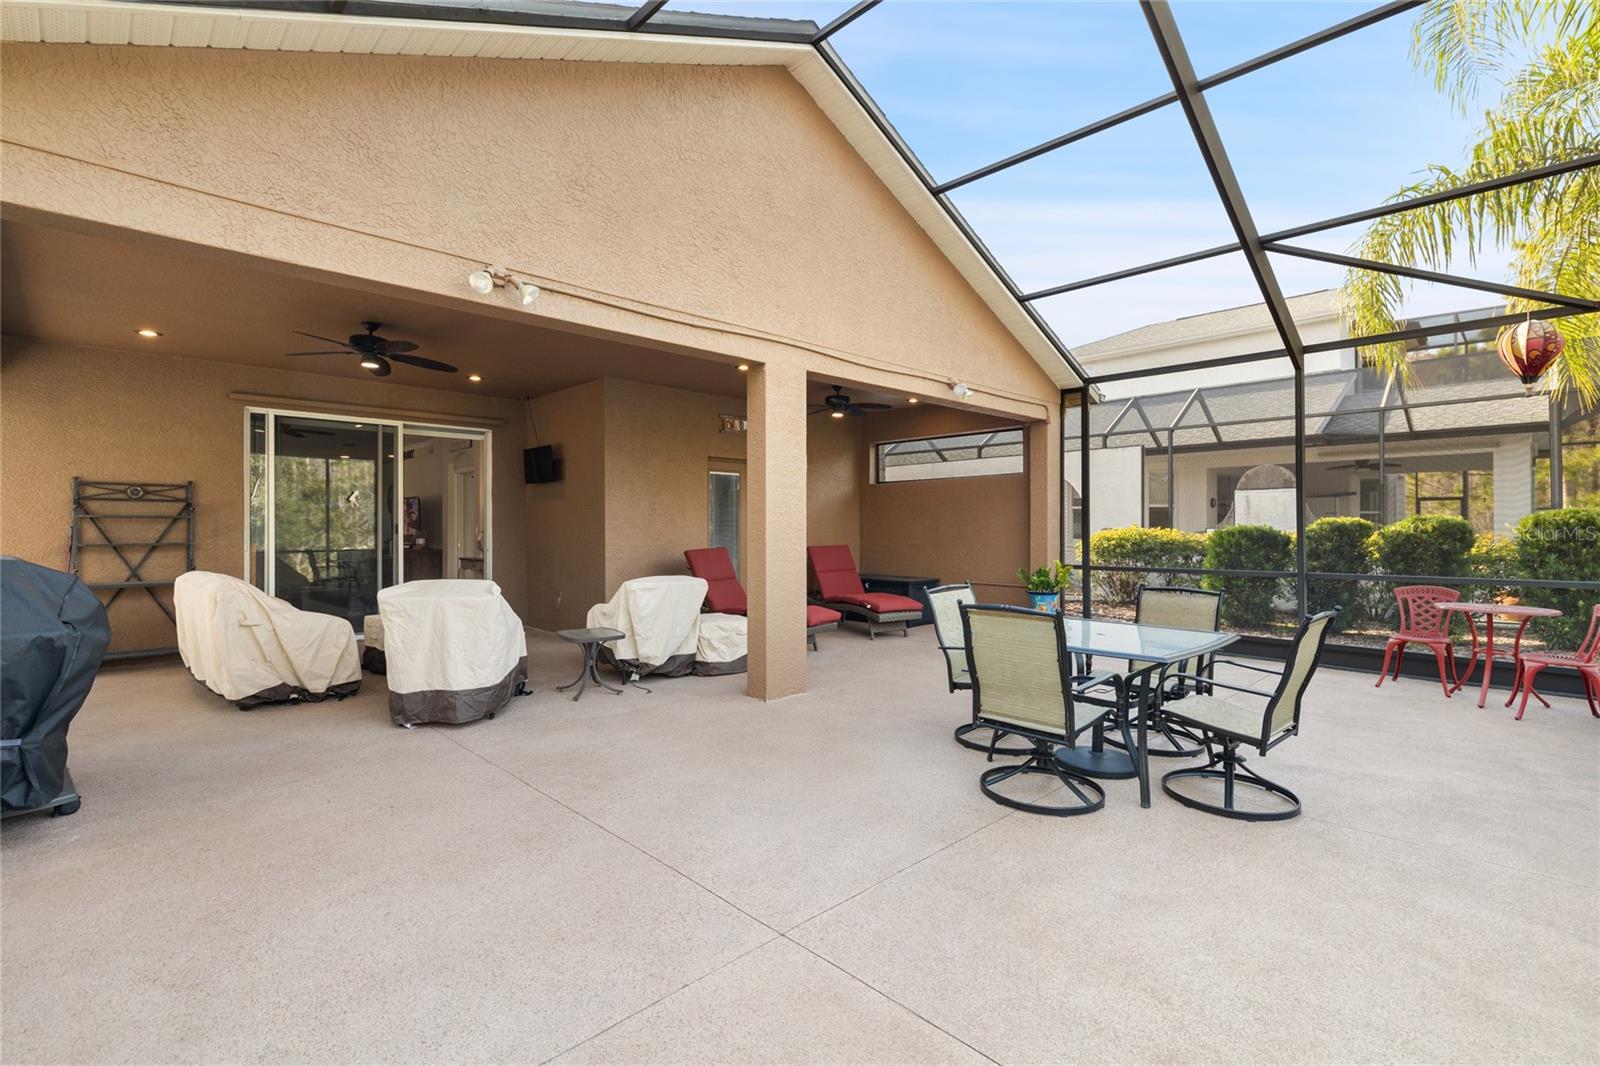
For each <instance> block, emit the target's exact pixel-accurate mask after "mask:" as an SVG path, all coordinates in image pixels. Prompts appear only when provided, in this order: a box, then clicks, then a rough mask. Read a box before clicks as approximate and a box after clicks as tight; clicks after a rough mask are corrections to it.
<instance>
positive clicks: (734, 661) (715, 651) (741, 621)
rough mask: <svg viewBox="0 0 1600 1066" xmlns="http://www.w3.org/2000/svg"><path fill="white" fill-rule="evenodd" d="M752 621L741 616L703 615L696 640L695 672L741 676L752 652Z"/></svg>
mask: <svg viewBox="0 0 1600 1066" xmlns="http://www.w3.org/2000/svg"><path fill="white" fill-rule="evenodd" d="M749 626H750V620H749V619H748V618H746V617H745V616H744V615H742V614H703V615H701V616H700V633H699V636H698V637H697V638H696V640H695V653H694V672H695V673H697V674H700V675H702V676H708V677H709V676H711V675H714V674H742V673H744V672H745V669H746V662H745V656H746V655H747V654H748V651H749V639H750V632H749Z"/></svg>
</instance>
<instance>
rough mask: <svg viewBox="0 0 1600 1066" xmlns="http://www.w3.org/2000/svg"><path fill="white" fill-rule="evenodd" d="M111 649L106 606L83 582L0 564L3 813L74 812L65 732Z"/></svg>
mask: <svg viewBox="0 0 1600 1066" xmlns="http://www.w3.org/2000/svg"><path fill="white" fill-rule="evenodd" d="M110 643H111V626H110V625H109V624H108V623H107V622H106V611H105V608H104V607H103V606H102V605H101V603H100V599H99V597H97V596H96V595H95V594H94V593H93V592H92V591H90V589H89V587H88V586H87V585H85V584H84V583H83V582H82V581H79V580H78V579H77V578H76V577H75V576H73V575H72V574H64V573H62V572H61V571H59V570H51V569H49V568H47V567H43V566H37V565H35V564H34V563H28V562H24V561H22V560H21V559H12V558H9V557H7V558H5V559H0V675H3V677H4V680H3V682H0V808H3V809H4V810H6V811H31V810H37V809H39V808H41V807H54V808H55V809H56V812H57V813H59V814H71V813H72V812H73V811H75V810H77V809H78V803H79V800H78V794H77V792H76V790H74V788H73V786H72V777H71V775H70V774H68V773H67V727H68V726H70V725H71V724H72V719H73V716H74V715H76V714H77V713H78V708H79V707H82V706H83V701H84V698H85V697H87V696H88V695H89V687H90V686H91V685H93V684H94V677H95V671H97V670H98V669H99V668H100V660H101V658H102V657H103V656H104V655H105V652H106V645H108V644H110Z"/></svg>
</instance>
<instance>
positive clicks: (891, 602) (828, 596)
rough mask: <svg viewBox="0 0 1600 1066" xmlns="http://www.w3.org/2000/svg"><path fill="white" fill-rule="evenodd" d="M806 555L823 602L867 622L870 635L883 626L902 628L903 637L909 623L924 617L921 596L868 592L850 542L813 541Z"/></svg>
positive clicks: (818, 598) (873, 634)
mask: <svg viewBox="0 0 1600 1066" xmlns="http://www.w3.org/2000/svg"><path fill="white" fill-rule="evenodd" d="M806 557H807V559H808V560H809V561H810V564H811V576H812V580H813V582H814V583H815V585H816V589H817V595H816V599H817V600H818V601H819V602H820V605H821V606H823V607H825V608H828V609H830V610H834V611H838V612H839V613H840V614H842V615H844V616H845V617H846V618H856V619H860V620H861V621H864V622H866V623H867V635H868V636H869V637H871V638H873V639H876V638H877V636H878V630H880V629H885V630H889V631H891V632H892V631H894V630H899V632H900V635H901V636H902V637H903V636H905V635H906V623H907V622H910V621H914V620H916V619H918V618H921V617H922V603H921V601H919V600H914V599H912V598H911V597H909V596H899V595H896V594H895V593H892V592H868V591H867V590H866V587H865V586H864V585H862V583H861V572H860V571H859V570H857V569H856V560H855V556H853V555H851V554H850V546H849V545H848V544H823V545H813V546H812V547H809V548H807V549H806Z"/></svg>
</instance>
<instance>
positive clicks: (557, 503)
mask: <svg viewBox="0 0 1600 1066" xmlns="http://www.w3.org/2000/svg"><path fill="white" fill-rule="evenodd" d="M605 384H606V383H605V382H604V381H590V382H587V383H585V384H583V385H578V386H576V387H575V388H570V389H562V390H561V391H560V392H553V393H550V394H549V395H547V396H541V397H538V398H537V399H535V400H533V401H532V402H531V404H530V405H529V406H530V410H531V414H532V418H533V426H534V429H536V430H537V438H536V441H537V443H539V444H549V445H553V446H554V447H555V449H556V454H557V455H558V456H559V457H560V459H561V465H562V470H561V480H560V481H554V482H550V483H548V484H544V485H528V486H527V487H526V489H525V490H524V491H525V493H526V497H525V500H526V508H527V516H528V520H527V524H528V567H527V572H528V600H527V603H528V612H527V614H525V615H524V616H523V620H524V621H525V622H527V623H528V624H529V625H533V626H538V627H539V628H541V629H565V628H572V627H577V626H582V625H583V624H584V616H585V615H586V614H587V613H588V610H589V606H590V605H591V604H594V603H600V602H603V601H604V600H606V599H607V598H608V597H609V595H610V593H609V592H608V591H607V589H606V540H605V535H606V512H605V493H606V419H605ZM529 432H530V440H532V439H535V438H534V437H533V431H532V430H530V431H529ZM518 480H519V481H520V480H521V478H520V477H519V478H518Z"/></svg>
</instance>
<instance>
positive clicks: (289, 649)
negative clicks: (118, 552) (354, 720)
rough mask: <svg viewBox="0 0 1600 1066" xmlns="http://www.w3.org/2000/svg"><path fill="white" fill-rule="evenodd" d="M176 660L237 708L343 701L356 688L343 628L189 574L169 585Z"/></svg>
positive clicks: (247, 588) (242, 588)
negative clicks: (174, 620) (329, 698)
mask: <svg viewBox="0 0 1600 1066" xmlns="http://www.w3.org/2000/svg"><path fill="white" fill-rule="evenodd" d="M172 599H173V608H174V611H175V613H176V615H177V623H178V654H179V655H180V656H181V657H182V658H183V665H184V666H186V667H188V668H189V672H190V673H191V674H193V675H194V678H195V680H196V681H199V682H200V683H201V684H203V685H205V686H206V687H207V688H209V689H210V690H211V691H212V692H215V693H216V694H217V695H219V696H221V697H223V698H224V699H229V700H232V701H233V702H234V703H236V704H238V706H239V708H240V710H249V709H250V708H251V707H256V706H259V705H260V704H263V703H282V702H285V701H288V700H306V701H313V702H314V701H317V700H321V699H323V698H324V697H327V696H333V697H335V698H337V699H343V698H344V697H346V696H349V695H352V694H354V693H355V692H357V691H359V690H360V688H361V662H360V660H359V659H358V657H357V654H356V634H355V630H354V629H352V628H350V623H349V622H347V621H346V620H345V619H343V618H338V617H335V616H333V615H327V614H317V613H315V612H312V611H301V610H297V609H296V608H294V607H293V606H291V605H290V604H288V603H285V602H284V601H283V600H280V599H275V598H274V597H272V596H268V595H267V594H266V593H265V592H262V591H261V590H260V589H258V588H256V587H255V586H254V585H252V584H250V583H249V582H247V581H241V580H239V579H238V578H236V577H228V576H227V575H225V574H212V573H207V572H206V571H203V570H191V571H189V572H188V573H186V574H180V575H179V576H178V580H177V581H176V582H175V583H174V585H173V594H172Z"/></svg>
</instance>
